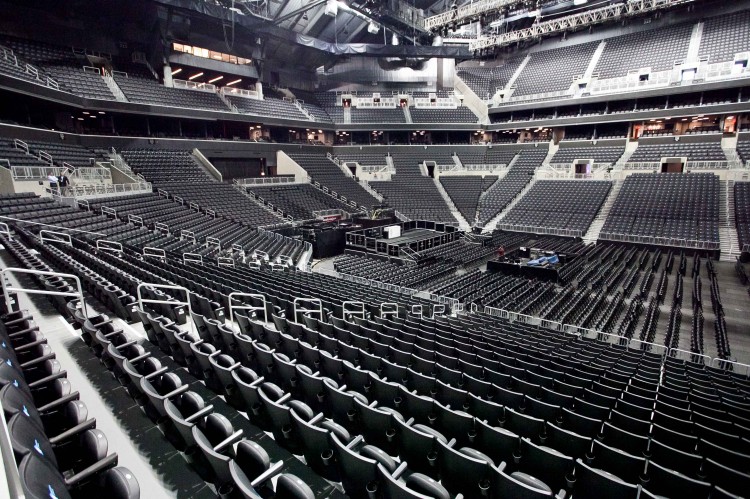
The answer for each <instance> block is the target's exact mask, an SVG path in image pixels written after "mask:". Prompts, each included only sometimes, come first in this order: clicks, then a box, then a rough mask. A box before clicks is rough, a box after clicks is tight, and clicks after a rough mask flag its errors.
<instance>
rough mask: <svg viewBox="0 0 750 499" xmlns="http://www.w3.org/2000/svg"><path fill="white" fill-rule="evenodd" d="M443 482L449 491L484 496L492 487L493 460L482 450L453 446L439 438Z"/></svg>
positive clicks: (439, 464)
mask: <svg viewBox="0 0 750 499" xmlns="http://www.w3.org/2000/svg"><path fill="white" fill-rule="evenodd" d="M438 445H439V446H440V451H439V452H438V455H439V458H438V459H439V463H438V466H439V468H440V477H441V484H442V485H443V486H444V487H446V488H447V489H448V490H449V491H451V492H454V493H462V494H464V495H465V496H467V497H469V496H471V497H474V496H477V497H478V496H483V495H486V494H487V493H488V491H489V489H490V479H491V466H493V462H492V460H491V459H490V458H489V457H488V456H486V455H484V454H482V453H481V452H479V451H477V450H475V449H472V448H469V447H461V448H456V446H451V445H449V444H447V443H445V442H443V441H441V440H438Z"/></svg>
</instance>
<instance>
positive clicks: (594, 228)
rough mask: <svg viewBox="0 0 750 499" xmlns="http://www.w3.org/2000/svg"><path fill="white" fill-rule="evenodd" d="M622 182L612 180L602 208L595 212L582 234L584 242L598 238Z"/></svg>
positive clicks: (592, 241)
mask: <svg viewBox="0 0 750 499" xmlns="http://www.w3.org/2000/svg"><path fill="white" fill-rule="evenodd" d="M623 182H624V181H623V180H615V181H614V182H612V188H611V189H610V190H609V194H607V199H605V200H604V204H603V205H602V208H601V209H600V210H599V213H597V214H596V218H594V221H593V222H591V225H590V226H589V230H588V231H587V232H586V234H585V235H584V236H583V242H584V243H586V244H592V243H595V242H596V240H597V239H599V234H600V233H601V231H602V227H604V222H605V221H606V220H607V216H608V215H609V212H610V210H611V209H612V206H613V205H614V204H615V199H617V195H618V194H619V193H620V189H621V188H622V184H623Z"/></svg>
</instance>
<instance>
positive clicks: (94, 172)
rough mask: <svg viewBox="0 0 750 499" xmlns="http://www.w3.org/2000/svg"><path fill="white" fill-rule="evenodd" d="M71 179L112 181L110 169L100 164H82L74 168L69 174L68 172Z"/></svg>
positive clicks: (79, 180)
mask: <svg viewBox="0 0 750 499" xmlns="http://www.w3.org/2000/svg"><path fill="white" fill-rule="evenodd" d="M70 178H71V180H76V181H77V182H79V183H80V182H92V181H98V182H102V183H107V182H108V183H110V184H111V183H112V171H111V170H110V169H109V168H104V167H101V166H84V167H81V168H76V169H75V170H74V171H73V172H72V173H71V174H70Z"/></svg>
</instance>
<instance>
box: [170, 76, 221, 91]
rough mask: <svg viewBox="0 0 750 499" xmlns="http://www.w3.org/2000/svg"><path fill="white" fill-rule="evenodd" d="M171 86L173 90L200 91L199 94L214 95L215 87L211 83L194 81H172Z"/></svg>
mask: <svg viewBox="0 0 750 499" xmlns="http://www.w3.org/2000/svg"><path fill="white" fill-rule="evenodd" d="M172 86H173V87H174V88H185V89H188V90H200V91H201V92H211V93H216V85H214V84H212V83H196V82H194V81H186V80H177V79H173V80H172Z"/></svg>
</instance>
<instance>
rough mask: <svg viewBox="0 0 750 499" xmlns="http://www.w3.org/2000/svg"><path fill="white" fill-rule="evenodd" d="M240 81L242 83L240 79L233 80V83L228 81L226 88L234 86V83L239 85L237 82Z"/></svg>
mask: <svg viewBox="0 0 750 499" xmlns="http://www.w3.org/2000/svg"><path fill="white" fill-rule="evenodd" d="M241 81H242V78H237V79H236V80H234V81H230V82H229V83H227V86H228V87H231V86H232V85H234V84H235V83H239V82H241Z"/></svg>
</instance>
